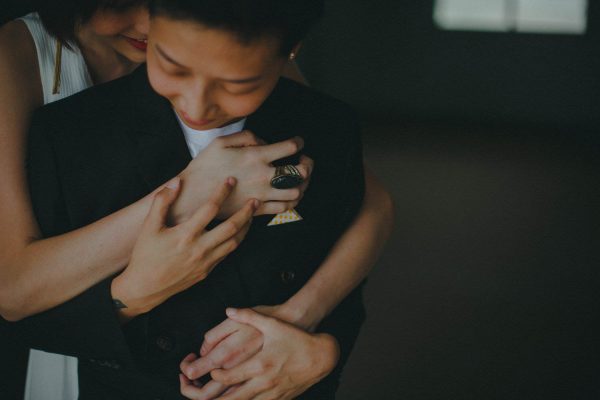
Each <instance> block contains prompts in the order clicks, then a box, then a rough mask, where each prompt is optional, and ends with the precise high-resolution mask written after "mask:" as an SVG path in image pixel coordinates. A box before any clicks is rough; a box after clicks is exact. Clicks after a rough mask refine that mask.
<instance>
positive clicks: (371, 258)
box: [278, 170, 393, 330]
mask: <svg viewBox="0 0 600 400" xmlns="http://www.w3.org/2000/svg"><path fill="white" fill-rule="evenodd" d="M365 178H366V179H365V181H366V190H365V198H364V201H363V205H362V207H361V209H360V211H359V214H358V215H357V216H356V218H355V220H354V222H353V223H352V224H351V225H350V227H349V228H348V229H347V230H346V231H345V232H344V234H343V235H342V236H341V237H340V238H339V239H338V241H337V242H336V244H335V245H334V247H333V248H332V250H331V251H330V253H329V255H328V256H327V258H326V259H325V261H324V262H323V263H322V264H321V266H320V267H319V268H318V270H317V271H316V272H315V273H314V274H313V276H312V277H311V278H310V280H309V281H308V282H307V283H306V285H304V287H302V289H300V290H299V291H298V292H297V293H296V294H295V295H294V296H292V297H291V298H290V299H289V300H288V301H287V302H285V303H284V304H283V305H282V306H281V307H280V308H281V310H280V312H279V313H278V314H280V315H281V316H282V318H284V319H286V320H288V321H289V322H293V323H295V324H296V325H297V326H301V327H303V328H305V329H310V330H313V329H315V328H316V326H317V325H318V324H319V323H320V322H321V321H322V319H323V318H325V317H326V316H327V315H328V314H329V313H330V312H331V311H332V310H333V309H334V308H335V307H336V306H337V305H338V304H339V303H340V302H341V301H342V300H343V299H344V298H345V297H346V296H347V295H348V294H349V293H350V292H351V291H352V290H353V289H354V288H356V287H357V285H358V284H359V283H360V282H361V281H362V280H363V279H364V278H365V277H366V276H367V275H368V273H369V271H370V270H371V268H372V267H373V265H374V264H375V262H376V260H377V259H378V257H379V255H380V254H381V251H382V249H383V246H384V245H385V243H386V241H387V239H388V237H389V235H390V233H391V230H392V225H393V223H392V221H393V205H392V200H391V197H390V195H389V194H388V192H387V191H386V190H385V188H384V187H383V186H382V185H381V184H380V183H379V182H378V181H377V180H376V178H375V177H374V175H373V174H372V173H371V172H370V171H368V170H365Z"/></svg>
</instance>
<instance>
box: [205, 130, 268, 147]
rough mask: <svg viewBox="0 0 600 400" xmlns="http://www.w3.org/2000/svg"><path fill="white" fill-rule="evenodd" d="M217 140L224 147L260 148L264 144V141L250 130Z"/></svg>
mask: <svg viewBox="0 0 600 400" xmlns="http://www.w3.org/2000/svg"><path fill="white" fill-rule="evenodd" d="M216 140H218V142H219V143H220V144H221V145H222V146H223V147H245V146H258V145H261V144H263V143H264V141H263V140H262V139H259V138H258V137H256V135H255V134H254V133H252V132H251V131H249V130H243V131H241V132H238V133H234V134H233V135H227V136H222V137H220V138H218V139H216Z"/></svg>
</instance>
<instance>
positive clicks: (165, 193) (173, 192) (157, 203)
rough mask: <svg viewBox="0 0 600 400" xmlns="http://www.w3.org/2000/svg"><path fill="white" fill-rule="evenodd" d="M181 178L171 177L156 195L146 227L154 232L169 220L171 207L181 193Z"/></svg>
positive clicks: (145, 223)
mask: <svg viewBox="0 0 600 400" xmlns="http://www.w3.org/2000/svg"><path fill="white" fill-rule="evenodd" d="M180 182H181V180H180V179H179V177H176V178H173V179H171V180H170V181H169V182H167V183H166V184H165V187H164V188H162V189H161V190H160V191H159V192H158V193H156V194H155V195H154V200H153V201H152V206H151V207H150V211H149V212H148V215H147V216H146V220H145V222H144V227H145V228H147V229H150V230H152V231H154V232H158V231H159V230H160V229H162V228H164V227H165V225H166V222H167V215H168V214H169V207H170V206H171V204H173V202H174V201H175V199H176V198H177V195H178V194H179V188H180V187H181V184H180Z"/></svg>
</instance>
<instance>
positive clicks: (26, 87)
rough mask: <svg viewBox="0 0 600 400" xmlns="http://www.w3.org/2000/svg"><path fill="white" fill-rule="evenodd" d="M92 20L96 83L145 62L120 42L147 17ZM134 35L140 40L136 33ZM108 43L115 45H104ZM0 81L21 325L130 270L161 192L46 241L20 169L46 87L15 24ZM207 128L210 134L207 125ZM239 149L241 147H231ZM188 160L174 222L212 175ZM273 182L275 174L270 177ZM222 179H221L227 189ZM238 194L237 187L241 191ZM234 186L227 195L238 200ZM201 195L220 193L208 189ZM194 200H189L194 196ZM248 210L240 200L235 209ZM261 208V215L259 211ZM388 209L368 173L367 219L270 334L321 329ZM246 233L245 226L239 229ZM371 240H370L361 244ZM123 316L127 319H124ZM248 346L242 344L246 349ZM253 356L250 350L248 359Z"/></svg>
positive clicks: (363, 267)
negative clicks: (192, 189) (194, 190)
mask: <svg viewBox="0 0 600 400" xmlns="http://www.w3.org/2000/svg"><path fill="white" fill-rule="evenodd" d="M95 17H97V18H98V20H97V21H95V20H94V19H92V21H91V22H90V24H88V25H87V26H84V27H83V28H82V30H81V32H79V36H78V37H79V42H80V44H81V45H82V48H83V53H84V56H85V58H86V62H87V63H88V64H89V68H90V70H91V72H92V76H93V78H94V82H95V83H101V82H104V81H107V80H111V79H114V78H117V77H119V76H122V75H123V74H126V73H128V72H130V71H131V70H133V69H134V68H135V67H136V66H137V65H138V63H139V62H140V59H143V57H140V58H137V57H138V56H141V55H140V54H138V53H137V51H138V50H137V49H132V48H129V47H127V46H130V45H129V44H128V43H127V42H126V40H125V39H124V38H122V37H120V36H121V35H127V36H128V37H133V38H138V39H140V38H143V37H145V36H144V35H145V34H146V33H147V32H144V30H145V29H148V25H144V24H143V23H141V24H140V22H139V21H142V20H143V18H141V19H139V20H138V19H137V18H136V17H135V16H134V15H133V14H132V15H130V16H129V17H128V18H123V19H120V18H117V19H116V20H113V21H112V22H113V23H112V24H107V25H106V26H102V27H101V26H99V25H97V24H104V23H105V22H106V21H107V20H108V19H107V18H108V17H109V16H107V15H104V16H103V17H102V16H99V15H98V16H95ZM113 17H114V16H113ZM119 17H120V15H119ZM134 17H135V18H134ZM115 21H117V22H118V23H115ZM132 21H133V22H132ZM135 21H138V22H135ZM144 26H145V27H144ZM100 28H102V29H100ZM137 34H141V36H136V35H137ZM107 36H112V39H111V40H109V41H108V42H105V41H103V39H105V38H106V37H107ZM113 39H114V40H113ZM107 43H108V44H110V45H108V46H107V45H106V44H107ZM130 47H131V46H130ZM133 50H135V51H133ZM277 68H278V69H279V68H281V70H284V69H285V70H289V69H290V64H289V63H286V62H285V60H282V62H281V65H279V66H278V67H277ZM279 72H280V71H279ZM279 72H277V73H279ZM273 74H275V72H274V71H273ZM0 76H2V77H3V85H2V86H1V88H0V118H2V121H3V123H2V125H0V140H1V143H2V146H0V179H2V182H3V183H4V190H3V191H2V192H0V193H1V194H0V247H1V248H2V252H1V255H0V313H2V315H3V316H4V317H6V318H8V319H13V320H17V319H20V318H23V317H25V316H27V315H31V314H34V313H37V312H40V311H43V310H46V309H48V308H50V307H53V306H54V305H57V304H60V303H62V302H64V301H66V300H68V299H70V298H72V297H74V296H75V295H77V294H79V293H81V292H82V291H84V290H85V289H87V288H89V287H90V286H92V285H93V284H95V283H97V282H98V281H100V280H102V279H104V278H106V277H107V276H110V275H112V274H114V273H116V272H119V271H121V270H122V269H123V268H124V267H125V266H126V265H128V264H129V265H130V267H131V263H130V261H131V260H130V258H131V254H132V251H134V245H135V244H136V240H137V239H138V236H139V235H140V232H142V229H143V227H144V221H145V219H146V217H147V216H148V213H149V210H150V209H151V206H152V203H153V200H154V198H155V195H156V194H157V193H158V192H160V191H161V190H162V189H163V188H162V187H161V188H158V189H157V190H156V191H155V192H153V193H152V194H150V195H148V196H146V197H145V198H144V199H141V200H140V201H138V202H136V203H134V204H132V205H131V206H129V207H127V208H125V209H123V210H120V211H119V212H117V213H115V214H113V215H111V216H109V217H106V218H104V219H102V220H100V221H97V222H96V223H94V224H91V225H89V226H87V227H84V228H81V229H78V230H76V231H74V232H70V233H68V234H65V235H61V236H58V237H55V238H49V239H41V238H40V233H39V230H38V228H37V224H36V222H35V219H34V217H33V215H32V211H31V206H30V201H29V196H28V193H27V185H26V177H25V170H24V157H25V144H26V143H25V136H26V132H27V125H28V121H29V119H30V116H31V112H32V110H33V109H35V108H36V107H38V106H40V105H41V103H42V96H41V84H40V82H39V73H38V67H37V58H36V55H35V47H34V45H33V42H32V40H31V37H30V36H29V33H28V31H27V29H26V28H25V26H24V25H23V24H22V23H20V22H13V23H9V24H7V25H6V26H4V27H2V28H1V29H0ZM270 76H271V75H270ZM229 86H230V85H227V87H229ZM236 90H237V89H236ZM238 94H239V93H238ZM241 95H243V93H242V94H241ZM178 104H179V103H178ZM183 105H184V106H185V108H184V107H183V106H182V107H181V108H182V110H186V113H187V112H188V111H187V106H188V105H189V104H188V103H186V104H183ZM195 109H196V107H193V108H190V110H191V111H189V112H190V113H192V115H190V119H191V120H192V121H191V122H192V123H193V122H194V121H198V118H205V117H212V116H213V115H212V114H210V113H208V114H207V113H205V111H206V110H204V111H203V114H201V115H198V114H196V111H194V110H195ZM208 111H210V109H208ZM211 112H212V111H211ZM180 115H181V114H180ZM237 115H238V111H235V110H233V109H229V108H227V109H225V114H223V115H222V114H220V113H219V114H216V113H215V114H214V116H215V119H219V120H220V119H221V118H222V120H225V119H228V118H229V117H230V116H234V117H235V116H237ZM203 127H204V129H207V127H206V126H203ZM242 136H243V135H242ZM240 143H242V144H241V146H242V147H250V146H256V145H257V144H260V141H259V140H258V139H257V138H251V137H250V136H247V137H246V139H243V140H240ZM288 146H289V148H288V150H290V151H291V150H297V148H298V145H297V144H296V145H294V143H292V144H289V145H288ZM294 146H296V147H294ZM215 147H217V146H215ZM227 149H228V147H227V146H221V147H218V150H219V151H222V152H225V151H226V150H227ZM233 149H235V150H239V148H238V147H235V146H234V147H233ZM277 151H279V150H277ZM224 154H225V153H224ZM254 157H255V158H253V159H252V157H250V158H251V159H252V161H251V162H254V165H258V164H257V163H258V162H259V161H260V162H263V165H265V164H266V162H265V159H262V160H259V159H258V158H257V157H256V156H254ZM194 161H196V160H194ZM245 161H248V160H247V159H245ZM192 164H193V162H192V163H191V164H190V167H189V168H186V170H185V171H182V173H181V174H180V176H181V188H180V189H177V190H179V191H178V192H177V196H176V199H175V200H174V203H172V204H170V203H169V204H170V212H171V213H172V214H173V215H174V216H175V219H176V222H178V223H181V222H183V221H185V220H186V219H189V218H190V217H191V216H192V215H193V214H194V212H195V211H196V210H197V208H196V207H189V206H187V207H184V206H180V204H185V203H183V202H182V200H183V199H185V198H186V193H189V192H188V191H186V188H187V187H190V186H192V187H193V186H194V185H187V184H186V183H187V182H197V183H199V184H200V183H202V182H204V181H205V178H206V177H203V176H200V175H199V171H200V170H201V168H199V167H197V166H195V165H194V166H193V165H192ZM240 165H241V164H240ZM301 165H302V166H303V167H302V168H303V171H304V173H306V174H307V177H308V176H309V175H310V170H311V169H312V165H311V162H309V161H306V160H305V162H304V163H302V164H301ZM239 168H242V167H241V166H240V167H239ZM244 169H245V170H247V169H249V168H248V164H245V165H244ZM270 176H272V174H269V177H270ZM263 178H264V177H263ZM194 179H196V181H195V180H194ZM223 179H226V177H223ZM223 179H222V180H220V181H219V182H220V183H222V182H223ZM211 185H213V186H214V185H215V183H214V182H211ZM217 186H218V185H217ZM217 186H214V187H217ZM237 189H239V187H237V186H236V190H237ZM236 190H234V191H233V195H232V196H229V197H228V199H230V198H233V197H235V192H236ZM203 192H204V193H207V192H208V193H214V191H213V192H211V191H209V190H203ZM163 193H164V192H163ZM279 193H281V192H279ZM161 196H164V195H161ZM191 196H192V197H191V198H193V196H194V195H193V194H192V195H191ZM280 196H282V195H281V194H280ZM300 198H301V194H298V193H296V192H294V193H289V197H287V198H286V199H279V200H280V201H282V202H284V203H285V208H289V206H290V205H292V206H293V205H294V204H297V201H299V199H300ZM270 203H271V204H270ZM195 204H202V203H199V202H197V203H195ZM269 204H270V206H271V208H269V209H267V208H265V209H263V210H262V211H263V212H268V213H272V212H279V211H278V209H276V207H275V206H274V203H273V202H269V201H263V202H261V203H260V207H267V205H269ZM242 206H243V203H242V204H240V205H239V206H238V207H237V209H239V208H241V207H242ZM260 207H259V210H258V211H257V212H260V211H261V209H260ZM230 208H231V209H235V208H236V207H233V206H232V207H230ZM160 209H164V208H160ZM391 213H392V205H391V200H390V198H389V195H388V194H387V192H386V191H385V190H384V189H383V188H382V187H381V186H380V185H379V184H378V183H376V182H375V181H373V180H372V179H371V177H370V176H367V196H366V198H365V203H364V205H363V209H362V211H361V214H360V215H359V216H358V217H357V219H356V221H355V223H354V225H353V226H352V227H351V228H350V229H349V230H348V232H346V234H345V235H344V236H342V237H341V238H340V241H339V242H338V244H337V246H336V247H335V248H334V250H333V251H332V253H331V255H330V256H329V257H328V259H327V260H326V262H325V263H324V264H323V266H322V267H321V268H320V269H319V271H318V272H317V273H316V274H315V276H313V277H312V278H311V280H310V281H309V282H308V283H307V285H306V286H305V287H304V288H303V289H302V290H301V291H300V292H298V293H297V294H296V295H295V296H294V297H293V298H292V299H290V300H289V301H288V302H286V303H285V304H283V305H280V306H278V307H275V308H273V309H272V310H270V311H269V310H267V309H263V310H262V311H263V312H264V313H265V314H268V313H269V312H271V313H272V314H273V315H274V316H276V317H277V318H273V319H272V322H273V324H272V328H273V329H272V330H271V331H270V332H276V329H275V328H276V327H277V326H280V328H281V329H284V328H285V329H287V328H289V326H288V325H287V324H286V323H285V321H287V322H291V323H294V324H296V326H298V327H301V328H303V329H308V330H310V328H311V327H314V326H316V325H317V324H318V322H319V321H320V320H321V319H322V318H323V317H324V316H325V315H327V314H328V313H329V312H330V311H331V309H333V307H334V306H335V305H336V304H338V303H339V301H340V300H341V299H342V298H343V297H344V296H345V295H346V294H347V293H348V292H349V290H350V289H351V288H353V287H355V286H356V284H357V282H359V281H360V280H362V278H364V277H365V276H366V274H367V273H368V271H369V270H370V268H371V266H372V264H373V262H374V260H375V259H376V258H377V255H378V254H379V251H380V248H381V244H382V243H383V241H384V240H382V241H381V242H377V243H375V242H374V240H370V239H371V237H370V236H367V235H366V234H365V232H366V231H365V229H367V227H368V231H369V232H377V233H376V234H374V235H373V238H379V239H385V238H386V237H387V234H388V233H387V232H389V230H390V227H391V225H390V224H391V222H390V221H391V218H389V216H390V215H391ZM230 215H231V214H230ZM240 231H243V230H242V229H241V228H240ZM154 232H156V231H154ZM363 235H364V236H363ZM367 238H368V239H369V240H365V239H367ZM357 239H358V240H357ZM140 251H142V250H140ZM355 251H356V252H360V254H361V255H362V257H360V258H359V259H351V258H349V257H346V256H345V254H350V253H352V252H355ZM138 253H139V252H138ZM140 257H141V255H140ZM40 260H44V262H43V263H42V262H40ZM73 260H77V263H76V264H74V263H73ZM365 260H367V261H366V262H365ZM133 265H135V263H134V264H133ZM207 269H210V267H209V268H207ZM346 277H348V278H347V279H346ZM141 297H144V296H141ZM146 307H148V304H146V305H140V309H146ZM132 308H134V309H135V307H132ZM123 317H124V318H125V319H127V317H128V316H126V315H125V316H123ZM235 322H236V323H240V322H238V321H235ZM252 329H256V328H252ZM300 333H302V334H303V335H307V336H304V338H305V339H306V338H307V337H310V338H313V336H310V335H308V334H307V333H303V332H300ZM253 335H254V334H253ZM263 335H264V332H262V331H261V335H260V337H262V339H261V342H262V343H263V347H264V348H268V346H265V345H264V344H265V343H272V342H269V341H267V340H265V339H264V337H263ZM251 336H252V335H251ZM254 336H256V335H254ZM311 340H312V339H311ZM311 340H308V341H309V342H310V341H311ZM315 340H316V342H317V343H320V345H321V346H322V347H321V348H320V349H321V350H322V351H323V352H325V353H328V354H329V356H333V359H335V351H328V349H329V350H331V346H330V340H331V338H323V337H321V336H319V337H317V338H316V339H315ZM313 343H314V341H313ZM242 345H243V343H242V344H240V346H242ZM250 347H252V346H250ZM280 350H283V349H280ZM250 353H252V351H250V352H249V353H248V354H250ZM265 354H271V355H273V354H274V353H273V352H271V353H265ZM263 355H264V354H263ZM331 359H332V358H328V360H331ZM324 364H326V363H324ZM281 374H282V376H284V374H285V369H282V370H281Z"/></svg>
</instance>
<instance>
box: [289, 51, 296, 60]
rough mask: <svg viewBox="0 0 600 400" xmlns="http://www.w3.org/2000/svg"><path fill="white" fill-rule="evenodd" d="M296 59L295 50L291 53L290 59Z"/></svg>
mask: <svg viewBox="0 0 600 400" xmlns="http://www.w3.org/2000/svg"><path fill="white" fill-rule="evenodd" d="M295 59H296V53H294V52H293V51H292V52H291V53H290V61H294V60H295Z"/></svg>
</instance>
